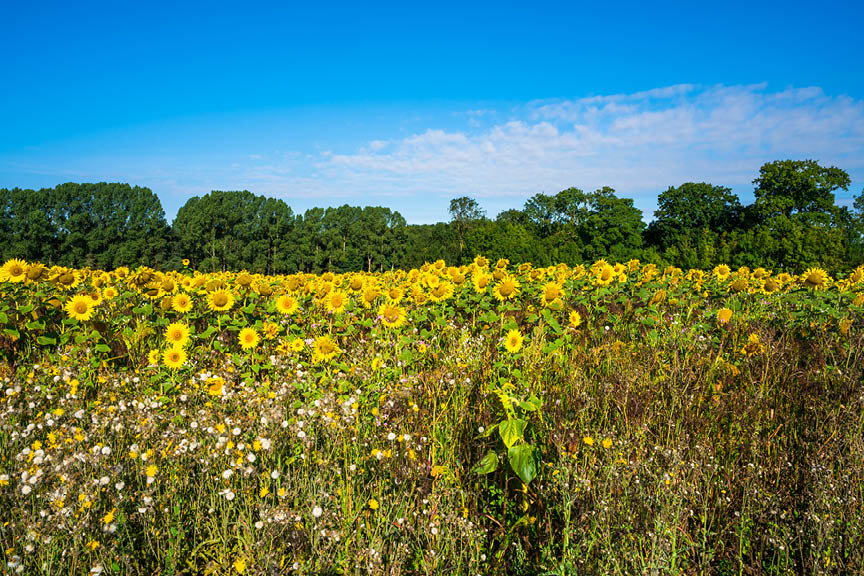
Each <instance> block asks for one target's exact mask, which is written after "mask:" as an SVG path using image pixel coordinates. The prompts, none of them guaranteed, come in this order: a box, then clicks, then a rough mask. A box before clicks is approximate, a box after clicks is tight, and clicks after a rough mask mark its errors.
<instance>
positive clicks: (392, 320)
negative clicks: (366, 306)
mask: <svg viewBox="0 0 864 576" xmlns="http://www.w3.org/2000/svg"><path fill="white" fill-rule="evenodd" d="M378 316H380V317H381V322H382V323H383V324H384V326H386V327H387V328H399V327H400V326H402V325H403V324H405V317H406V314H405V309H404V308H400V307H399V306H395V305H393V304H383V305H382V306H380V307H379V308H378Z"/></svg>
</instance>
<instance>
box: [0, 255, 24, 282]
mask: <svg viewBox="0 0 864 576" xmlns="http://www.w3.org/2000/svg"><path fill="white" fill-rule="evenodd" d="M26 279H27V263H26V262H25V261H24V260H19V259H18V258H13V259H11V260H7V261H6V263H5V264H3V267H2V268H0V282H24V280H26Z"/></svg>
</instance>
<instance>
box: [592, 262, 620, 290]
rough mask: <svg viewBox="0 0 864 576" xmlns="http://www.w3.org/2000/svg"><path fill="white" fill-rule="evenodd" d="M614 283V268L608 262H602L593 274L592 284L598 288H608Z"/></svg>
mask: <svg viewBox="0 0 864 576" xmlns="http://www.w3.org/2000/svg"><path fill="white" fill-rule="evenodd" d="M614 281H615V268H613V267H612V266H611V265H610V264H609V263H608V262H603V264H601V265H600V266H598V267H597V269H596V270H595V272H594V283H595V284H597V285H598V286H608V285H609V284H611V283H612V282H614Z"/></svg>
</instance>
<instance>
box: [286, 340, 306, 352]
mask: <svg viewBox="0 0 864 576" xmlns="http://www.w3.org/2000/svg"><path fill="white" fill-rule="evenodd" d="M288 347H289V348H291V351H292V352H302V351H303V348H305V347H306V343H305V342H303V339H302V338H295V339H294V340H292V341H291V342H290V343H289V344H288Z"/></svg>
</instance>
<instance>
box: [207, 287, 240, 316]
mask: <svg viewBox="0 0 864 576" xmlns="http://www.w3.org/2000/svg"><path fill="white" fill-rule="evenodd" d="M233 305H234V296H232V295H231V293H230V292H228V291H227V290H216V291H215V292H211V293H210V294H208V295H207V306H208V307H209V308H210V310H213V311H215V312H224V311H225V310H230V309H231V306H233Z"/></svg>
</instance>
